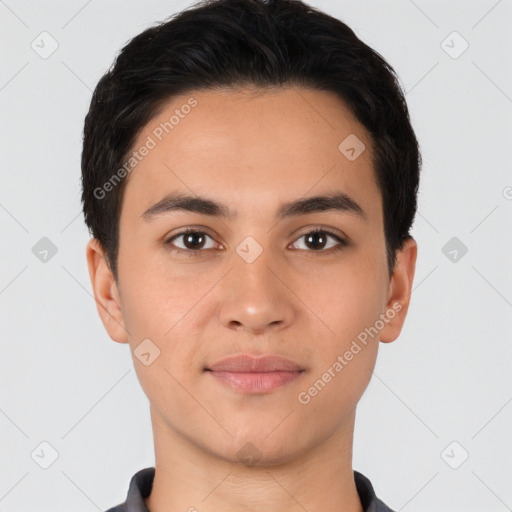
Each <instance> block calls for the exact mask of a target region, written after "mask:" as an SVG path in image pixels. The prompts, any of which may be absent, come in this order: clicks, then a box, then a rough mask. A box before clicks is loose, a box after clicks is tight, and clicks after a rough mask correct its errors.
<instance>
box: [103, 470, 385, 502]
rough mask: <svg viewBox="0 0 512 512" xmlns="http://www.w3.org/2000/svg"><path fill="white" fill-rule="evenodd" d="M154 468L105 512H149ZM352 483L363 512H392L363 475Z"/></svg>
mask: <svg viewBox="0 0 512 512" xmlns="http://www.w3.org/2000/svg"><path fill="white" fill-rule="evenodd" d="M154 476H155V468H154V467H151V468H145V469H141V470H140V471H138V472H137V473H135V474H134V475H133V476H132V479H131V481H130V487H129V489H128V495H127V497H126V501H125V502H124V503H121V504H120V505H117V506H115V507H113V508H110V509H108V510H107V511H106V512H149V510H148V508H147V507H146V504H145V503H144V499H145V498H147V497H148V496H149V495H150V494H151V488H152V487H153V478H154ZM354 481H355V484H356V489H357V492H358V494H359V499H360V500H361V505H362V507H363V510H364V512H394V511H393V510H391V509H390V508H389V507H388V506H387V505H386V504H385V503H383V502H382V501H381V500H379V498H377V496H376V495H375V491H374V490H373V486H372V484H371V482H370V480H368V478H366V477H365V476H364V475H363V474H361V473H359V472H358V471H354Z"/></svg>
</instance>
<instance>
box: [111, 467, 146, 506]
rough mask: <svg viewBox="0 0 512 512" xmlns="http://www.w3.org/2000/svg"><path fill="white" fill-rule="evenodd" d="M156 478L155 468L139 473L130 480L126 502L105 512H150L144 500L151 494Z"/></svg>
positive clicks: (142, 470)
mask: <svg viewBox="0 0 512 512" xmlns="http://www.w3.org/2000/svg"><path fill="white" fill-rule="evenodd" d="M154 476H155V468H154V467H149V468H144V469H141V470H140V471H137V473H135V474H134V475H133V476H132V478H131V480H130V485H129V488H128V494H127V496H126V500H125V501H124V502H123V503H120V504H119V505H116V506H115V507H112V508H109V509H108V510H106V511H105V512H149V511H148V509H147V507H146V504H145V502H144V500H145V498H147V497H148V496H149V495H150V494H151V489H152V487H153V479H154Z"/></svg>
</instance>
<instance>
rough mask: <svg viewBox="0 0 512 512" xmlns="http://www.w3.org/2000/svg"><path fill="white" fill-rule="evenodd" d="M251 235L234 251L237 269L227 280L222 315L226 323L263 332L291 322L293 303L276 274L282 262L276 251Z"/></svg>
mask: <svg viewBox="0 0 512 512" xmlns="http://www.w3.org/2000/svg"><path fill="white" fill-rule="evenodd" d="M250 238H251V237H248V239H246V240H244V241H243V242H242V243H241V244H239V246H238V247H237V248H236V254H235V253H233V269H232V271H231V272H229V274H228V275H227V276H226V280H225V281H224V283H223V294H222V299H221V300H222V304H221V307H220V315H221V321H222V323H223V324H224V325H225V326H226V327H230V328H233V327H235V328H240V329H247V330H250V331H254V332H262V331H264V330H266V329H268V328H269V327H270V326H274V328H275V327H277V326H284V325H285V324H287V323H289V322H290V321H291V317H292V314H293V306H292V304H291V302H290V300H289V297H288V296H287V291H286V290H287V289H286V286H284V285H283V283H282V282H281V281H280V279H278V278H277V277H276V275H275V274H276V273H278V267H279V263H278V261H277V260H272V251H271V250H270V249H264V248H263V247H262V246H261V245H259V244H257V242H256V241H255V240H254V239H252V240H251V239H250ZM256 244H257V245H256Z"/></svg>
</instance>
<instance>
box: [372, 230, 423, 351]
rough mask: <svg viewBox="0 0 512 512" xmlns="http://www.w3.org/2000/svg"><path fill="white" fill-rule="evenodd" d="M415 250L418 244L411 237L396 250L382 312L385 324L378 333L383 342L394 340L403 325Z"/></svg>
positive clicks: (412, 277) (411, 279) (409, 292)
mask: <svg viewBox="0 0 512 512" xmlns="http://www.w3.org/2000/svg"><path fill="white" fill-rule="evenodd" d="M417 252H418V245H417V243H416V241H415V240H414V238H412V237H410V238H408V239H407V240H406V241H405V242H404V244H403V246H402V248H401V249H400V250H398V251H397V257H396V264H395V269H394V271H393V275H392V276H391V280H390V282H389V293H388V298H387V302H386V308H385V311H384V312H383V313H384V315H385V318H386V321H385V326H384V328H383V329H382V331H381V333H380V341H382V342H383V343H391V342H392V341H395V340H396V339H397V338H398V336H399V335H400V332H401V330H402V327H403V325H404V322H405V317H406V316H407V310H408V309H409V303H410V300H411V291H412V283H413V280H414V271H415V269H416V257H417Z"/></svg>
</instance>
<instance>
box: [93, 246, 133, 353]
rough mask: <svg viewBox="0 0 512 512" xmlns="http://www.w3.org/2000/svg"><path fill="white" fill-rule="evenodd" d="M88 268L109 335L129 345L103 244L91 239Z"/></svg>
mask: <svg viewBox="0 0 512 512" xmlns="http://www.w3.org/2000/svg"><path fill="white" fill-rule="evenodd" d="M86 257H87V266H88V268H89V277H90V279H91V285H92V289H93V292H94V299H95V301H96V307H97V309H98V313H99V315H100V318H101V321H102V322H103V325H104V327H105V329H106V330H107V333H108V335H109V336H110V337H111V338H112V339H113V340H114V341H117V342H119V343H128V332H127V331H126V328H125V325H124V318H123V313H122V308H121V300H120V296H119V291H118V289H117V284H116V282H115V279H114V276H113V274H112V271H111V270H110V267H109V265H108V263H107V259H106V256H105V253H104V250H103V248H102V247H101V244H100V243H99V242H98V240H97V239H96V238H91V239H90V240H89V242H88V243H87V247H86Z"/></svg>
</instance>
